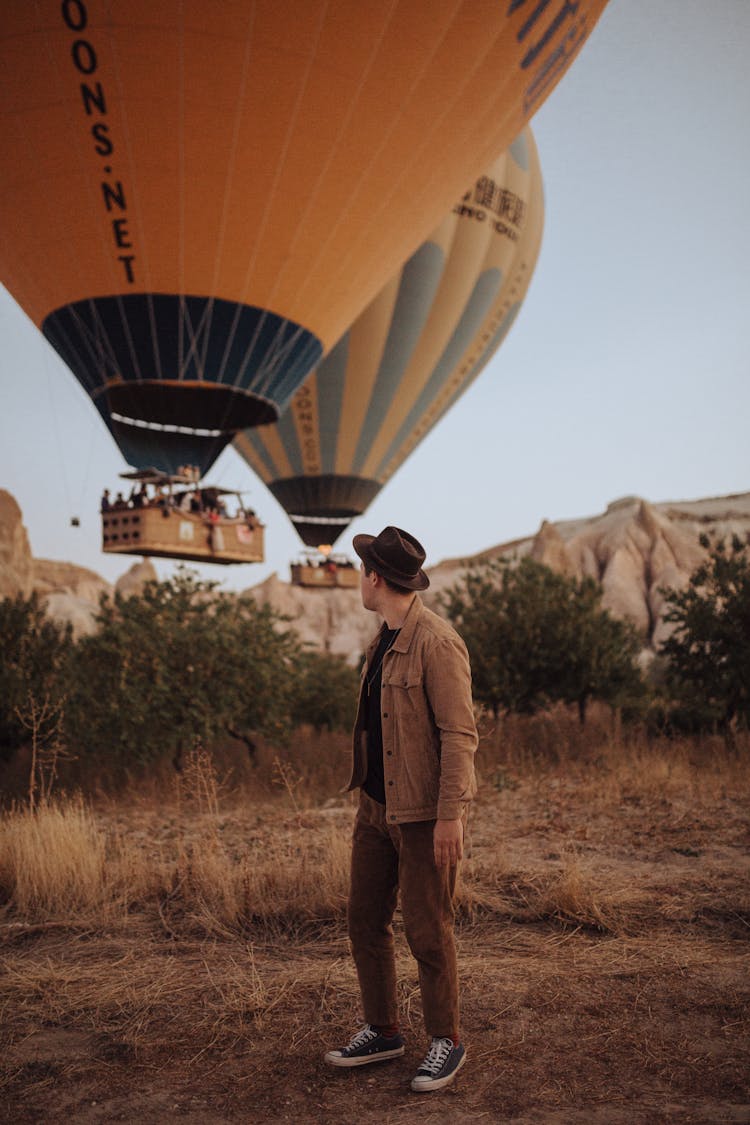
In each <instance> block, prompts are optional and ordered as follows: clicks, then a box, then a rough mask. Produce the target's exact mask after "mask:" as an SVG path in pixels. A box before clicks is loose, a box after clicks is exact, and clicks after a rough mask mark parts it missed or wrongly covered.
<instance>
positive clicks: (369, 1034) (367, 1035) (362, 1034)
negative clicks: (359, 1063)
mask: <svg viewBox="0 0 750 1125" xmlns="http://www.w3.org/2000/svg"><path fill="white" fill-rule="evenodd" d="M377 1034H378V1033H377V1031H375V1029H374V1028H373V1027H371V1026H370V1024H369V1023H368V1024H366V1025H365V1026H364V1027H363V1028H362V1030H361V1031H358V1032H357V1034H356V1035H355V1036H354V1038H353V1039H352V1041H351V1043H350V1044H349V1046H348V1047H347V1048H346V1049H347V1051H356V1049H357V1047H363V1046H364V1044H365V1043H369V1042H370V1040H371V1039H376V1038H377Z"/></svg>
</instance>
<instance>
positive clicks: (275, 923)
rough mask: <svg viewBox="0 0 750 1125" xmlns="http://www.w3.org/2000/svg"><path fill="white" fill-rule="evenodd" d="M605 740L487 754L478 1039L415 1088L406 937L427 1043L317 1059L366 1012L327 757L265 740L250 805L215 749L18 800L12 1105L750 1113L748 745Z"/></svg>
mask: <svg viewBox="0 0 750 1125" xmlns="http://www.w3.org/2000/svg"><path fill="white" fill-rule="evenodd" d="M605 733H606V732H605ZM528 737H529V738H530V737H531V736H530V735H529V736H528ZM548 737H549V731H546V732H545V738H548ZM565 738H567V735H565ZM565 738H563V737H562V736H561V742H560V744H561V745H562V744H563V743H564V742H565ZM571 739H572V735H571ZM308 748H309V744H308ZM585 751H586V752H585V753H581V755H580V756H579V758H577V759H574V758H573V757H566V758H565V760H562V754H558V755H553V756H552V759H551V758H550V756H549V755H541V754H539V753H538V752H537V751H536V750H535V751H534V752H533V753H530V752H528V745H525V746H521V745H520V744H519V743H518V742H513V741H511V740H507V741H506V742H505V743H501V744H500V745H499V746H495V745H492V744H490V745H487V744H485V746H484V747H483V750H482V755H481V763H480V765H481V775H482V779H483V780H482V785H481V788H480V794H479V797H478V799H477V802H476V807H475V810H474V813H473V815H472V818H471V821H470V837H469V840H468V852H469V854H468V856H467V860H466V862H465V864H464V870H463V875H462V885H461V889H460V896H459V929H458V935H459V944H460V955H461V965H462V979H463V1007H464V1030H465V1036H466V1039H467V1042H468V1045H469V1052H470V1059H469V1063H468V1065H467V1067H466V1069H465V1070H464V1072H462V1077H461V1078H460V1079H459V1081H458V1083H457V1084H456V1086H455V1087H453V1088H452V1089H451V1091H450V1092H448V1093H446V1094H445V1095H443V1096H442V1097H438V1098H432V1099H426V1100H424V1099H423V1100H421V1101H420V1100H419V1099H417V1101H416V1102H415V1100H414V1098H413V1097H412V1096H410V1095H409V1093H408V1079H409V1077H410V1072H411V1069H412V1068H413V1066H414V1065H415V1062H416V1061H417V1058H418V1055H419V1053H420V1051H421V1050H422V1045H423V1037H422V1030H421V1014H420V1003H419V990H418V986H417V979H416V971H415V967H414V964H413V962H412V960H411V958H410V957H409V955H408V951H407V950H406V948H405V945H404V943H403V939H402V938H401V937H400V935H399V938H398V950H399V971H400V988H401V1007H402V1012H403V1017H404V1022H405V1026H406V1030H407V1032H408V1039H409V1043H410V1051H409V1054H408V1056H407V1057H406V1058H405V1059H404V1060H403V1061H398V1062H397V1063H395V1064H393V1065H391V1066H389V1067H383V1068H381V1069H380V1071H379V1073H378V1075H377V1077H376V1078H373V1076H372V1075H371V1074H368V1072H367V1070H364V1071H362V1072H361V1073H353V1074H346V1075H343V1076H342V1075H340V1074H336V1073H333V1074H332V1073H331V1072H329V1071H328V1070H327V1068H325V1066H324V1065H323V1064H322V1062H321V1056H322V1053H323V1051H324V1050H325V1049H326V1047H327V1046H329V1045H330V1044H331V1042H332V1041H336V1040H338V1039H339V1038H340V1037H341V1036H343V1035H346V1034H348V1033H349V1032H350V1031H351V1029H352V1027H353V1026H354V1025H356V1022H357V1020H358V1019H359V1015H358V991H357V985H356V979H355V975H354V971H353V968H352V965H351V962H350V959H349V956H348V949H347V943H346V939H345V928H344V899H345V891H346V881H347V868H348V849H349V834H350V828H351V821H352V816H353V806H352V804H351V802H350V801H349V800H348V799H342V798H341V797H336V798H334V797H331V796H329V797H328V799H325V787H323V794H322V797H323V799H322V800H321V795H320V794H319V791H317V792H318V799H317V800H316V785H315V782H316V776H317V775H316V773H315V768H314V764H313V763H312V762H310V761H307V760H305V761H298V760H297V759H295V757H294V754H293V751H290V753H289V754H288V756H287V757H285V758H284V759H282V760H281V763H280V764H281V765H282V767H283V768H282V769H281V770H279V769H278V768H277V769H276V775H277V780H276V782H274V762H273V757H272V756H270V755H269V758H268V762H267V774H266V778H267V781H266V782H264V783H263V785H259V783H258V779H257V778H256V779H255V782H254V784H255V790H254V792H255V794H256V796H255V797H254V798H253V799H250V798H249V797H248V795H247V793H246V792H243V791H242V790H237V789H232V788H230V787H229V786H228V785H226V783H222V782H220V779H219V777H218V776H217V773H216V771H215V769H214V766H213V764H212V762H211V760H210V759H209V758H208V757H207V756H205V755H201V754H198V755H195V756H194V757H193V759H191V761H190V762H189V763H188V768H187V769H186V770H185V772H184V774H183V775H182V776H181V778H180V779H178V781H176V782H173V783H170V785H169V787H168V788H167V790H166V791H162V792H161V793H160V794H151V795H149V796H144V795H143V794H137V793H131V794H130V795H128V796H127V797H122V798H120V799H119V800H114V799H112V798H107V799H101V798H100V799H98V800H97V801H96V802H94V803H93V804H92V803H89V804H87V803H85V802H83V801H82V800H81V799H70V800H60V801H59V802H47V803H45V804H43V805H41V806H40V807H39V808H38V809H37V810H36V812H34V813H30V812H29V811H28V810H24V809H20V808H19V809H15V810H12V811H10V812H9V813H8V814H7V815H6V816H5V817H4V818H3V820H2V821H1V822H0V886H1V887H2V891H3V895H4V900H5V906H4V907H3V908H2V914H0V936H2V938H3V939H4V951H3V953H2V959H1V963H0V969H1V970H2V971H1V973H0V976H1V977H2V984H1V985H0V1022H1V1023H2V1025H3V1027H4V1055H3V1064H2V1068H1V1069H0V1083H1V1084H2V1086H3V1093H4V1100H3V1098H2V1097H0V1105H2V1104H4V1105H5V1106H6V1107H7V1113H9V1114H10V1116H8V1117H5V1118H4V1117H3V1112H4V1111H3V1110H0V1119H2V1120H5V1119H7V1120H13V1121H14V1122H17V1123H19V1125H22V1123H24V1122H37V1121H40V1120H45V1121H46V1120H49V1121H55V1120H62V1119H64V1118H66V1117H67V1118H70V1119H72V1120H75V1121H76V1122H78V1121H81V1122H89V1121H91V1122H94V1121H111V1120H125V1121H136V1120H137V1121H139V1122H154V1123H156V1122H160V1123H161V1122H163V1121H164V1120H165V1119H168V1118H170V1117H171V1116H175V1115H179V1116H181V1117H182V1118H184V1119H186V1120H187V1121H188V1122H194V1123H196V1125H197V1123H200V1125H204V1123H207V1125H211V1123H214V1122H216V1123H218V1122H233V1121H240V1120H241V1121H251V1122H262V1123H265V1122H277V1121H278V1122H281V1121H285V1120H292V1119H293V1118H294V1117H298V1116H301V1115H302V1114H304V1115H305V1117H306V1118H308V1119H310V1118H311V1119H312V1120H316V1121H322V1122H330V1125H342V1123H344V1122H349V1121H353V1120H358V1121H362V1122H368V1121H373V1122H374V1121H376V1120H377V1121H379V1122H384V1123H386V1125H389V1123H392V1125H398V1123H400V1122H404V1123H405V1122H412V1121H417V1122H419V1121H423V1120H424V1121H432V1122H443V1121H447V1120H451V1121H455V1122H458V1123H459V1125H461V1123H465V1122H469V1121H471V1122H474V1121H492V1122H495V1121H505V1120H513V1121H515V1122H532V1121H533V1122H534V1123H535V1125H538V1123H540V1122H549V1123H550V1125H569V1123H573V1125H578V1123H580V1125H584V1123H585V1125H589V1123H590V1122H593V1123H595V1125H619V1123H622V1125H625V1123H626V1122H627V1123H628V1125H630V1123H632V1122H637V1123H641V1122H644V1123H649V1125H650V1123H652V1122H653V1123H654V1125H656V1123H657V1122H658V1123H666V1122H685V1123H687V1122H694V1123H698V1122H701V1123H708V1122H711V1123H713V1122H718V1121H734V1122H740V1121H746V1122H747V1121H749V1120H750V1114H749V1113H748V1112H747V1105H748V1103H750V1084H749V1083H748V1072H749V1071H750V1068H749V1067H748V1054H749V1052H748V1030H749V1029H748V1015H747V1013H748V1010H749V1008H748V1000H750V985H748V980H749V979H750V977H749V976H748V972H747V969H748V936H750V890H749V881H748V878H747V876H748V850H749V845H750V834H749V833H748V823H747V809H748V807H749V804H750V802H749V800H748V798H750V778H749V777H748V770H747V760H746V759H741V758H729V757H727V756H726V755H725V754H723V752H719V753H717V752H716V748H715V747H713V746H711V745H710V744H703V745H697V744H688V743H684V744H682V745H677V746H674V745H670V746H668V745H666V744H665V745H663V746H659V747H656V748H654V747H651V748H650V749H649V748H648V747H647V746H646V745H645V744H641V743H637V742H636V743H634V744H631V745H630V746H623V745H622V744H611V743H610V742H608V741H607V740H606V739H605V740H604V741H601V740H600V741H599V742H598V743H597V744H594V740H593V737H592V744H591V745H590V746H587V747H585ZM336 753H338V749H337V750H336ZM322 758H323V761H322V769H323V770H324V771H325V772H326V774H327V771H329V770H330V769H331V768H332V766H331V763H332V761H334V760H335V758H334V756H333V753H332V756H331V758H330V759H325V756H324V755H322ZM300 779H302V780H300ZM258 794H260V797H261V798H262V799H258ZM743 1107H745V1108H743ZM743 1114H744V1116H743Z"/></svg>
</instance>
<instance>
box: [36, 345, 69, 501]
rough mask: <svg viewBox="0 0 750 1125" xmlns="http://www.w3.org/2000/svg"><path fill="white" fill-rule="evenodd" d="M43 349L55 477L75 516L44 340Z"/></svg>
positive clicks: (48, 358) (48, 356)
mask: <svg viewBox="0 0 750 1125" xmlns="http://www.w3.org/2000/svg"><path fill="white" fill-rule="evenodd" d="M41 347H42V352H43V355H44V370H45V376H46V382H47V395H48V398H49V407H50V412H51V414H52V429H53V431H54V434H55V447H56V449H57V463H58V465H59V472H58V473H54V474H53V475H54V476H55V477H57V478H58V479H60V480H62V484H63V492H64V495H65V510H66V512H67V513H68V515H69V516H70V515H74V514H75V513H73V512H72V511H71V509H72V504H71V502H70V485H69V482H68V472H67V468H66V464H65V451H64V449H63V443H62V438H61V436H60V417H59V414H58V411H57V409H56V406H55V399H54V395H53V392H52V368H51V365H50V354H49V347H48V344H47V341H46V340H44V339H42V341H41Z"/></svg>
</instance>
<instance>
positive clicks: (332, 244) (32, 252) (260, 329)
mask: <svg viewBox="0 0 750 1125" xmlns="http://www.w3.org/2000/svg"><path fill="white" fill-rule="evenodd" d="M604 4H605V0H576V2H575V3H569V2H567V0H564V2H563V0H561V2H560V3H559V4H555V5H552V4H549V3H546V2H545V0H543V2H542V3H538V2H537V0H505V2H504V3H500V2H498V0H464V2H459V0H390V2H388V3H384V2H383V0H377V2H376V0H358V2H357V3H352V0H288V2H285V3H279V2H278V0H256V2H254V3H250V2H249V0H247V2H243V0H234V2H228V0H127V3H125V2H124V0H123V2H122V3H119V4H118V3H112V0H35V2H34V3H33V4H31V3H22V2H20V0H4V2H3V3H2V5H1V10H2V20H1V21H0V90H1V92H2V99H1V103H0V104H1V106H2V110H1V114H2V115H1V116H0V140H1V141H2V149H3V154H4V157H3V161H2V166H1V167H0V214H2V216H3V222H2V230H1V231H0V269H2V279H3V281H4V282H5V284H6V285H7V286H8V288H9V289H10V291H11V293H12V294H13V295H14V296H15V297H16V299H17V300H18V301H19V303H20V304H21V305H22V307H23V308H24V309H25V310H26V311H27V312H28V314H29V316H30V317H31V318H32V319H33V320H34V322H35V323H36V324H37V325H38V326H39V327H40V328H41V329H42V331H43V332H44V334H45V335H46V336H47V338H48V339H49V340H50V342H51V343H52V344H53V345H54V347H55V348H56V349H57V350H58V352H59V353H60V354H61V355H62V357H63V358H64V359H65V361H66V362H67V363H68V365H69V366H70V367H71V369H72V370H73V371H74V373H75V374H76V376H77V377H78V379H79V380H80V381H81V383H82V384H83V386H84V387H85V389H86V390H87V391H88V393H89V394H90V395H91V397H92V399H93V400H94V402H95V404H96V406H97V408H98V409H99V411H100V413H101V415H102V417H103V418H104V420H105V422H106V423H107V425H108V426H109V428H110V430H111V431H112V433H113V434H114V436H115V438H116V439H117V441H118V442H119V443H120V445H121V448H122V449H123V452H124V453H125V456H126V458H127V459H128V460H129V461H131V462H132V463H133V464H135V465H137V466H144V465H145V466H148V465H152V464H153V465H155V466H156V467H158V468H163V469H167V470H173V469H174V468H175V467H176V463H177V462H179V463H185V462H196V463H199V464H200V465H201V467H202V468H206V467H207V464H208V463H210V461H211V460H212V459H213V458H214V457H215V456H216V455H217V453H218V451H219V450H220V449H221V448H222V447H223V445H224V443H225V442H226V441H227V440H228V438H229V435H230V434H231V433H233V432H235V431H237V430H239V429H242V428H245V427H249V426H254V425H256V424H258V423H263V422H268V421H272V420H275V419H276V418H278V416H279V413H280V411H281V410H282V409H283V407H284V406H285V405H286V403H287V402H288V401H289V399H290V397H291V395H292V394H293V392H294V391H295V390H296V389H297V388H298V387H299V386H300V385H301V383H302V381H303V380H304V377H305V376H306V375H307V374H308V373H309V371H310V370H311V369H312V368H313V367H314V366H315V364H316V363H317V362H318V361H319V359H320V357H321V355H322V354H323V353H324V352H325V351H326V350H328V349H330V348H331V347H332V345H333V344H334V343H335V341H336V340H337V339H338V338H339V337H340V336H341V334H342V333H343V332H344V331H345V329H346V327H347V325H349V324H351V323H352V321H353V320H354V319H355V318H356V316H357V315H358V314H359V313H360V312H361V310H362V309H363V308H364V307H365V305H366V304H367V303H368V301H370V300H371V299H372V297H373V296H374V295H375V293H376V292H377V291H378V289H379V288H380V287H381V286H382V285H383V284H384V283H385V281H386V280H387V278H388V277H389V276H390V275H391V274H392V273H393V272H394V271H395V270H396V269H397V268H398V267H399V265H400V264H401V263H402V262H403V261H404V259H405V258H406V257H407V256H408V255H409V254H410V253H411V252H412V251H413V250H414V248H415V247H416V246H417V245H419V243H420V242H421V241H422V240H423V239H424V238H425V237H427V235H428V233H429V231H430V230H431V229H432V227H433V226H434V225H435V223H436V222H438V221H439V219H440V216H441V215H443V214H444V213H445V212H446V211H447V210H448V208H449V207H450V205H451V203H452V202H453V200H455V199H456V198H457V197H458V194H459V193H460V191H461V190H462V189H463V187H464V185H465V184H466V183H469V182H471V180H472V179H473V178H474V177H475V176H476V175H477V174H478V173H479V171H480V170H481V168H482V167H484V166H486V165H487V164H488V163H489V161H490V160H491V159H492V157H493V156H494V154H496V153H497V152H499V151H501V150H502V149H503V148H504V147H506V145H507V144H508V143H510V141H511V140H512V138H513V137H514V136H515V135H516V134H517V132H518V131H519V129H520V127H521V125H522V124H523V122H524V121H525V120H526V119H527V118H528V117H529V116H530V114H531V113H532V112H533V111H534V110H535V109H536V108H537V107H538V105H539V104H540V103H541V101H542V100H543V99H544V97H545V96H546V95H547V94H548V92H549V91H550V90H551V89H552V87H553V86H554V84H555V83H556V81H557V80H558V79H559V77H560V76H561V75H562V73H563V72H564V71H565V69H566V67H567V66H568V64H569V62H570V61H571V59H572V58H573V56H574V55H575V53H576V51H577V50H578V48H579V47H580V46H581V44H582V43H583V41H584V40H585V38H586V36H587V35H588V33H589V32H590V30H591V28H592V26H593V24H594V23H595V21H596V19H597V17H598V15H599V14H600V12H601V10H602V9H603V7H604Z"/></svg>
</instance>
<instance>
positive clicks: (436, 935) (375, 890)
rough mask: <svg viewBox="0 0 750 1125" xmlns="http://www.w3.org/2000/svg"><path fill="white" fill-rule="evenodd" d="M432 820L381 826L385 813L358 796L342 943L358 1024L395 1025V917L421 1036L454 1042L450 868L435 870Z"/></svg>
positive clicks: (455, 980) (455, 990) (455, 986)
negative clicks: (412, 977) (412, 963)
mask: <svg viewBox="0 0 750 1125" xmlns="http://www.w3.org/2000/svg"><path fill="white" fill-rule="evenodd" d="M434 827H435V821H434V820H424V821H416V822H414V823H410V824H399V825H390V826H389V825H388V824H387V823H386V819H385V806H383V805H381V804H379V803H378V802H377V801H374V800H372V798H371V797H368V795H367V794H366V793H365V792H364V790H361V791H360V800H359V809H358V811H357V818H356V821H355V824H354V835H353V839H352V868H351V886H350V892H349V909H348V920H349V939H350V941H351V945H352V954H353V956H354V963H355V965H356V967H357V976H358V978H359V987H360V991H361V993H362V1004H363V1008H364V1018H365V1021H366V1022H367V1023H370V1024H373V1026H375V1027H387V1026H389V1025H392V1024H397V1023H398V999H397V994H396V960H395V953H394V941H393V915H394V912H395V909H396V901H397V898H398V894H399V891H400V892H401V915H402V918H403V923H404V933H405V934H406V940H407V942H408V943H409V948H410V950H411V952H412V954H413V956H414V957H415V959H416V961H417V966H418V970H419V988H420V992H421V995H422V1011H423V1013H424V1022H425V1028H426V1030H427V1034H428V1036H430V1037H433V1036H440V1037H442V1036H455V1035H457V1034H458V1031H459V1027H458V1022H459V1012H458V972H457V966H456V945H455V941H454V937H453V921H454V909H453V895H454V892H455V887H456V874H457V868H456V867H455V866H453V867H450V868H447V867H446V868H439V867H437V865H436V863H435V857H434V853H433V843H432V834H433V829H434Z"/></svg>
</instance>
